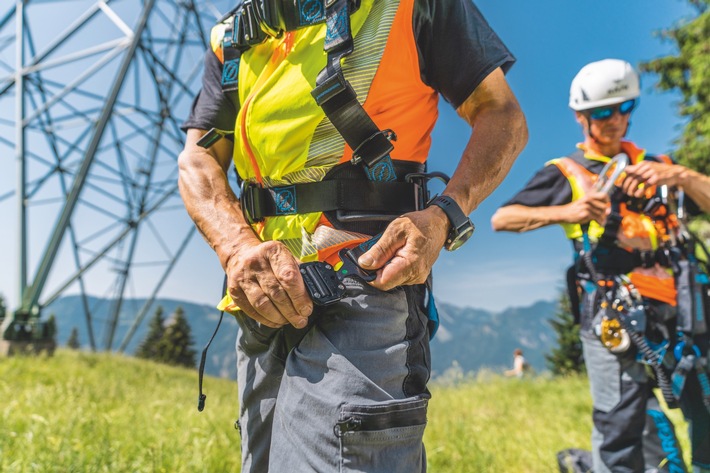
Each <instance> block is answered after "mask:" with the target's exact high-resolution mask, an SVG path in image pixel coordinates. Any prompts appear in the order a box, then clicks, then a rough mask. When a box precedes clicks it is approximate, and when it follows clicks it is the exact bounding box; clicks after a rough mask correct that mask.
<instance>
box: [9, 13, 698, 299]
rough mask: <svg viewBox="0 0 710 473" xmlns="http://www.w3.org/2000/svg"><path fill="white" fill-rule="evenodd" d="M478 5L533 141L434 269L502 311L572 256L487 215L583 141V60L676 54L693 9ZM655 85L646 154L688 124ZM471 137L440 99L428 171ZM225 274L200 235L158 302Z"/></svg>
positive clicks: (644, 124)
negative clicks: (671, 34)
mask: <svg viewBox="0 0 710 473" xmlns="http://www.w3.org/2000/svg"><path fill="white" fill-rule="evenodd" d="M475 3H476V4H477V5H478V6H479V8H480V9H481V10H482V12H483V13H484V15H485V16H486V18H487V19H488V21H489V22H490V23H491V25H492V26H493V27H494V29H495V30H496V31H497V32H498V34H499V35H500V36H501V38H502V39H503V40H504V42H505V43H506V44H507V45H508V47H509V48H510V49H511V50H512V52H513V53H514V54H515V56H516V57H517V59H518V62H517V64H516V65H515V66H514V67H513V69H512V70H511V72H510V73H509V75H508V80H509V82H510V84H511V87H512V89H513V91H514V92H515V94H516V95H517V97H518V100H519V101H520V103H521V106H522V108H523V111H524V112H525V114H526V117H527V120H528V126H529V130H530V140H529V143H528V145H527V147H526V148H525V150H524V151H523V153H522V154H521V155H520V157H519V158H518V160H517V162H516V163H515V165H514V167H513V169H512V170H511V172H510V174H509V175H508V177H507V178H506V180H505V182H504V183H503V184H502V185H501V186H500V188H499V189H498V190H497V191H496V192H494V193H493V194H492V195H491V196H490V197H489V199H488V200H487V201H485V202H484V203H483V205H481V207H480V208H479V209H477V210H476V211H475V212H474V213H473V215H472V220H473V221H474V222H475V224H476V226H477V230H476V234H475V235H474V238H473V239H472V240H471V241H470V243H468V244H467V245H466V246H464V247H463V248H462V249H460V250H459V251H457V252H455V253H447V252H445V251H442V254H441V258H440V260H439V261H438V262H437V264H436V266H435V268H434V274H435V292H436V295H437V297H438V299H439V300H441V301H446V302H448V303H452V304H455V305H458V306H472V307H479V308H484V309H490V310H500V309H503V308H505V307H509V306H521V305H528V304H530V303H532V302H534V301H537V300H539V299H553V298H555V297H556V296H557V294H558V291H559V288H560V287H561V285H562V280H563V278H562V276H563V271H564V269H565V268H566V266H567V265H568V263H569V261H570V259H571V251H570V247H569V244H568V243H567V241H566V240H565V239H564V236H563V234H562V231H561V230H560V229H559V228H549V229H542V230H537V231H534V232H531V233H528V234H524V235H516V234H505V233H494V232H493V231H492V230H491V228H490V218H491V216H492V215H493V213H494V212H495V210H496V209H497V208H498V207H499V206H500V205H501V204H502V203H503V202H504V201H505V200H507V199H508V198H510V197H511V196H512V195H513V194H514V193H515V192H516V191H517V190H518V189H520V188H521V187H522V186H523V185H524V184H525V182H526V181H527V180H528V179H529V178H530V177H531V176H532V174H533V173H534V172H535V170H537V169H538V168H540V167H541V166H542V165H543V164H544V163H545V161H547V160H549V159H552V158H555V157H558V156H561V155H564V154H566V153H568V152H570V151H571V150H573V148H574V145H575V143H576V142H578V141H579V140H580V139H581V132H580V129H579V127H578V125H577V124H576V122H575V121H574V119H573V116H572V112H571V111H570V110H569V109H568V108H567V94H568V90H569V83H570V81H571V80H572V77H574V75H575V73H576V72H577V71H578V70H579V69H580V68H581V67H582V66H583V65H584V64H586V63H588V62H591V61H595V60H599V59H603V58H608V57H615V58H621V59H625V60H627V61H629V62H631V63H632V64H634V65H636V64H638V63H639V62H641V61H644V60H649V59H653V58H656V57H659V56H662V55H665V54H668V53H671V52H673V51H674V50H673V45H672V44H671V43H664V42H663V41H662V40H661V39H660V38H658V37H655V36H654V33H655V32H658V31H660V30H662V29H664V28H668V27H670V26H672V25H673V24H675V23H676V22H678V21H681V20H683V19H684V18H689V17H691V16H692V15H693V13H694V12H693V10H692V9H691V8H690V7H689V6H688V3H687V1H685V0H543V1H538V2H531V1H529V0H527V1H523V0H478V1H476V2H475ZM442 34H445V33H442ZM461 60H462V61H465V60H466V58H461ZM654 83H655V78H654V77H653V76H644V77H642V99H641V106H640V107H639V109H638V111H637V112H635V114H634V116H633V118H632V127H631V131H630V134H629V137H630V138H631V139H632V140H634V141H636V142H637V143H638V144H639V145H641V146H642V147H645V148H647V149H648V150H649V151H650V152H669V151H671V150H672V146H673V139H674V138H675V137H676V136H677V135H678V134H679V132H680V128H681V125H682V123H681V121H680V119H679V118H678V116H677V112H676V103H677V101H678V100H679V97H678V96H677V95H675V94H668V93H667V94H661V93H659V92H657V91H655V90H654V89H653V84H654ZM469 131H470V130H469V129H468V127H467V125H466V124H465V123H464V122H463V120H461V119H460V118H458V117H457V116H456V113H455V111H454V110H453V109H452V108H451V106H450V105H449V104H447V103H445V102H443V101H442V102H441V104H440V120H439V123H438V125H437V127H436V129H435V130H434V140H433V147H432V150H431V157H430V169H431V170H440V171H445V172H448V173H451V172H452V171H453V169H454V167H455V165H456V162H457V161H458V158H459V157H460V154H461V152H462V150H463V148H464V146H465V144H466V142H467V141H468V136H469ZM3 169H5V170H10V169H11V168H8V167H7V166H4V167H3ZM13 174H14V172H13ZM185 218H187V217H185ZM6 234H7V233H6V232H0V243H2V244H3V245H8V244H12V245H14V242H12V241H9V240H8V238H6V237H4V236H3V235H6ZM3 263H4V264H5V265H6V267H9V268H13V269H12V270H9V271H4V272H0V293H2V294H4V295H5V297H6V298H7V299H8V301H9V303H10V304H9V305H10V306H11V307H12V306H14V304H15V302H16V301H15V300H14V299H15V297H14V296H15V295H16V292H17V289H16V287H15V282H14V276H15V271H14V264H15V263H14V261H3ZM30 272H33V270H31V271H30ZM221 278H222V276H221V270H220V268H219V265H218V262H217V259H216V257H215V256H214V255H213V253H212V252H211V250H210V249H209V248H208V246H207V245H206V244H205V243H204V242H203V241H202V240H201V239H200V238H194V239H193V242H192V243H191V246H190V248H189V250H188V251H187V253H186V255H185V256H184V257H183V259H182V260H181V261H180V262H179V263H178V264H177V266H176V267H175V269H174V272H173V275H172V276H171V278H170V279H169V280H168V281H167V282H166V284H165V286H164V287H163V290H162V291H161V294H160V296H162V297H174V298H178V299H183V300H190V301H195V302H204V303H209V304H213V303H215V302H216V301H217V300H218V298H219V292H220V287H221ZM150 289H152V287H151V288H150ZM138 295H145V294H138Z"/></svg>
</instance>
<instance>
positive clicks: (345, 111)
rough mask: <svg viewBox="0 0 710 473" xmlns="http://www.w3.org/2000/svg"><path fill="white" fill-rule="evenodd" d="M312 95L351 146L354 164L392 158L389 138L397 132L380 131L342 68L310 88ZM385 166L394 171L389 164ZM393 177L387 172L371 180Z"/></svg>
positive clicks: (368, 163) (370, 166) (377, 161)
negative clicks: (346, 78) (344, 75)
mask: <svg viewBox="0 0 710 473" xmlns="http://www.w3.org/2000/svg"><path fill="white" fill-rule="evenodd" d="M311 95H312V96H313V98H314V99H315V101H316V103H317V104H318V106H320V107H321V108H322V109H323V112H325V115H326V116H327V117H328V118H329V119H330V121H331V123H332V124H333V126H334V127H335V129H336V130H338V133H340V134H341V135H342V137H343V138H344V139H345V142H346V143H347V144H348V146H350V148H351V149H352V150H353V158H352V163H353V164H363V165H364V166H365V168H366V169H368V170H369V169H372V168H373V167H375V166H376V165H377V164H378V163H380V162H381V161H383V160H385V159H387V160H388V161H390V162H391V159H389V154H390V153H391V152H392V150H393V149H394V146H393V145H392V143H391V142H392V141H394V140H396V139H397V136H396V135H395V134H394V132H393V131H391V130H385V131H381V130H380V129H379V128H378V127H377V125H375V123H374V122H373V121H372V118H370V116H369V115H368V114H367V112H366V111H365V109H364V108H363V107H362V105H361V104H360V102H358V100H357V94H356V93H355V90H354V89H353V88H352V86H351V85H350V83H349V82H348V81H347V80H345V78H344V77H343V75H342V72H341V71H338V72H337V73H335V74H333V75H331V76H329V77H327V78H326V79H325V80H324V81H323V82H322V83H320V84H318V85H317V86H316V87H315V88H314V89H313V90H312V91H311ZM387 167H388V168H389V170H391V171H393V168H392V167H391V165H388V166H387ZM383 177H384V178H383ZM393 179H394V177H393V178H392V179H390V178H389V176H380V178H379V179H374V180H393Z"/></svg>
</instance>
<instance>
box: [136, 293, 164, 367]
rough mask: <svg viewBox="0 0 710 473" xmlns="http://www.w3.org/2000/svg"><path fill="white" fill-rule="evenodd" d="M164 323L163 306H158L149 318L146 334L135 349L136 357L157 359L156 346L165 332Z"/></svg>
mask: <svg viewBox="0 0 710 473" xmlns="http://www.w3.org/2000/svg"><path fill="white" fill-rule="evenodd" d="M164 325H165V319H164V317H163V308H162V307H161V306H158V308H157V309H155V315H153V318H152V319H151V320H150V325H149V326H148V334H147V335H146V337H145V339H144V340H143V342H141V344H140V345H139V346H138V349H137V350H136V356H137V357H138V358H145V359H147V360H156V361H159V357H158V348H159V344H160V341H161V340H162V339H163V335H164V333H165V327H164Z"/></svg>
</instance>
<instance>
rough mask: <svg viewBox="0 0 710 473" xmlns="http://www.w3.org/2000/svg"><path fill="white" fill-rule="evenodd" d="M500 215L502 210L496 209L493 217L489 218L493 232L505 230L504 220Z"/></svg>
mask: <svg viewBox="0 0 710 473" xmlns="http://www.w3.org/2000/svg"><path fill="white" fill-rule="evenodd" d="M501 213H502V208H500V209H498V210H497V211H496V213H494V214H493V217H491V227H493V231H496V232H502V231H505V230H507V228H506V226H505V219H504V218H503V215H501Z"/></svg>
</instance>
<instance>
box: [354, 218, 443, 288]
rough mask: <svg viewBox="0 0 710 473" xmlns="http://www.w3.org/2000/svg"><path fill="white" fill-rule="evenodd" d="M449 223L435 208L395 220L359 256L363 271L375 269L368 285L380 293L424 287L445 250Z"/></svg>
mask: <svg viewBox="0 0 710 473" xmlns="http://www.w3.org/2000/svg"><path fill="white" fill-rule="evenodd" d="M448 229H449V220H448V218H447V217H446V215H445V214H444V212H443V211H442V210H441V209H439V208H438V207H436V206H433V207H429V208H426V209H424V210H421V211H418V212H411V213H408V214H405V215H402V216H401V217H399V218H397V219H395V220H394V221H392V223H390V224H389V225H388V226H387V229H386V230H385V231H384V233H383V234H382V237H380V239H379V240H378V241H377V243H376V244H375V245H373V247H372V248H370V250H368V251H367V253H365V254H364V255H362V256H360V259H359V260H358V264H359V265H360V266H361V267H362V268H363V269H369V270H373V269H377V278H376V279H375V280H374V281H372V282H371V283H370V284H371V285H372V286H374V287H376V288H378V289H381V290H383V291H388V290H390V289H393V288H395V287H397V286H407V285H412V284H423V283H424V282H426V279H427V277H428V276H429V273H430V272H431V268H432V266H433V265H434V262H435V261H436V259H437V257H438V256H439V252H440V251H441V249H442V248H443V246H444V242H445V241H446V236H447V234H448Z"/></svg>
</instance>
